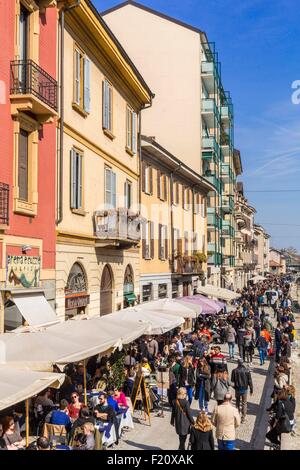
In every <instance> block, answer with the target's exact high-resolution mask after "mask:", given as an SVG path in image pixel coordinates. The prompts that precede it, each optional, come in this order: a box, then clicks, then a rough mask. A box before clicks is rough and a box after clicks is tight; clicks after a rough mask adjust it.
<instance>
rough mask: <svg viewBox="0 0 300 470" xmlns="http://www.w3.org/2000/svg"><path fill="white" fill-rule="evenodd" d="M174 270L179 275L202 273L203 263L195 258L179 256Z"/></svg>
mask: <svg viewBox="0 0 300 470" xmlns="http://www.w3.org/2000/svg"><path fill="white" fill-rule="evenodd" d="M174 268H175V272H176V273H177V274H200V273H202V263H201V262H199V261H198V260H197V258H196V257H195V256H178V257H177V259H176V260H175V266H174Z"/></svg>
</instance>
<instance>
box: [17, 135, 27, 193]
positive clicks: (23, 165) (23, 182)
mask: <svg viewBox="0 0 300 470" xmlns="http://www.w3.org/2000/svg"><path fill="white" fill-rule="evenodd" d="M18 187H19V199H21V200H22V201H28V132H26V131H24V130H23V129H20V134H19V158H18Z"/></svg>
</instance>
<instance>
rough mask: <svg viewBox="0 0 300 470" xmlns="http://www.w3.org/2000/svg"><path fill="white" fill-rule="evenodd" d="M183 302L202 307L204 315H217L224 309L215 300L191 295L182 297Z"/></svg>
mask: <svg viewBox="0 0 300 470" xmlns="http://www.w3.org/2000/svg"><path fill="white" fill-rule="evenodd" d="M182 300H184V301H185V302H190V303H193V304H198V305H200V306H201V307H202V314H204V315H216V314H217V313H218V312H219V311H220V310H221V309H222V307H220V305H218V304H217V303H216V302H215V301H214V300H212V299H208V298H206V297H204V296H202V295H190V296H187V297H182Z"/></svg>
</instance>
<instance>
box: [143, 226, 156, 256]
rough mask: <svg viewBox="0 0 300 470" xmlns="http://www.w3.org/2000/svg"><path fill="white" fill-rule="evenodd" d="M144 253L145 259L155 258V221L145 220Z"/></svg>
mask: <svg viewBox="0 0 300 470" xmlns="http://www.w3.org/2000/svg"><path fill="white" fill-rule="evenodd" d="M142 255H143V258H144V259H153V258H154V222H150V221H149V220H148V221H144V223H143V239H142Z"/></svg>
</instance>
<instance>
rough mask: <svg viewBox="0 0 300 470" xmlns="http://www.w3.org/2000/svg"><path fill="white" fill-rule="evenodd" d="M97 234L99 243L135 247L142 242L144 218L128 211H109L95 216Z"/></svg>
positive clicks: (100, 212) (97, 213)
mask: <svg viewBox="0 0 300 470" xmlns="http://www.w3.org/2000/svg"><path fill="white" fill-rule="evenodd" d="M94 223H95V234H96V237H97V238H98V240H99V241H103V242H104V241H108V242H113V243H114V244H115V245H116V246H120V247H123V246H125V245H135V244H137V243H138V242H139V241H140V240H141V225H142V218H141V217H140V216H139V215H138V214H136V213H133V212H131V211H129V210H128V209H125V208H118V209H108V210H102V211H97V212H95V214H94Z"/></svg>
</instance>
